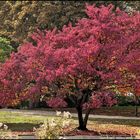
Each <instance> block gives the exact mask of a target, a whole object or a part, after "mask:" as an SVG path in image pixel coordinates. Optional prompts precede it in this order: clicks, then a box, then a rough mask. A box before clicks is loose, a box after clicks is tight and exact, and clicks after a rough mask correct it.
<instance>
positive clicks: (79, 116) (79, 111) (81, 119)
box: [76, 107, 87, 130]
mask: <svg viewBox="0 0 140 140" xmlns="http://www.w3.org/2000/svg"><path fill="white" fill-rule="evenodd" d="M76 109H77V113H78V121H79V126H78V128H77V129H78V130H87V128H86V126H85V125H84V120H83V115H82V107H77V108H76Z"/></svg>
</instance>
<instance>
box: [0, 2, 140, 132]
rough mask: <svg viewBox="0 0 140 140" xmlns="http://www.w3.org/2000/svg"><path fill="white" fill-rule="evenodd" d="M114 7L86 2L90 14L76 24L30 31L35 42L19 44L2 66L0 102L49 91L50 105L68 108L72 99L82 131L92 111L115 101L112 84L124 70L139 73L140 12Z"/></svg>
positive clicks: (45, 93) (17, 99) (21, 98)
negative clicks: (68, 102) (59, 28)
mask: <svg viewBox="0 0 140 140" xmlns="http://www.w3.org/2000/svg"><path fill="white" fill-rule="evenodd" d="M113 8H114V7H113V6H112V5H109V6H107V7H105V6H103V5H102V6H101V7H99V8H98V7H95V6H94V5H93V6H92V5H87V7H86V14H87V15H88V17H87V18H83V19H81V20H79V21H78V22H77V23H76V25H75V26H73V25H72V24H69V25H68V26H64V27H63V28H62V30H56V29H54V30H52V31H51V30H49V31H46V33H44V32H38V33H35V34H34V35H32V38H33V39H34V40H35V41H36V42H37V45H36V46H34V45H33V44H32V43H26V44H24V45H23V46H21V47H19V49H18V52H17V53H12V54H11V57H10V59H9V60H7V61H6V63H4V64H3V65H2V67H1V72H0V84H1V86H0V98H1V102H0V104H1V105H2V106H6V105H10V104H13V105H15V104H17V103H20V102H21V101H22V100H27V99H32V100H35V99H36V98H38V96H43V95H47V98H46V100H47V103H48V105H49V106H51V107H61V106H63V107H64V106H66V105H67V103H66V102H65V97H69V98H70V99H71V100H72V101H73V102H74V103H75V108H76V109H77V113H78V119H79V127H78V129H80V130H86V125H87V120H88V116H89V113H90V111H91V109H94V108H98V107H100V106H105V105H107V106H112V105H113V104H115V103H116V100H115V99H114V94H115V93H113V91H112V90H111V88H112V86H114V85H118V84H120V81H121V80H123V78H121V74H120V72H121V70H122V69H124V68H125V69H128V70H130V71H132V70H134V72H133V73H135V74H136V73H137V74H138V75H137V76H139V68H140V67H137V66H139V56H140V55H139V49H140V46H139V45H138V44H139V35H140V28H139V26H140V20H139V19H140V14H139V13H134V14H130V15H129V14H127V13H125V12H123V11H121V10H119V9H118V8H117V9H116V10H115V11H114V9H113ZM133 56H135V59H134V58H133ZM134 60H137V61H135V63H134ZM136 67H137V69H136ZM127 80H130V79H128V78H127ZM136 80H138V82H137V83H135V85H136V86H138V85H139V78H136ZM127 83H128V82H127V81H125V80H123V84H124V85H126V84H127ZM84 109H85V110H86V115H85V117H84V118H83V110H84Z"/></svg>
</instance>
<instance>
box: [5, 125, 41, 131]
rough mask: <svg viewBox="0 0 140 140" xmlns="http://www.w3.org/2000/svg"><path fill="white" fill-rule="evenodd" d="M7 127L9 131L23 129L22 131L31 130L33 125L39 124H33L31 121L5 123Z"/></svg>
mask: <svg viewBox="0 0 140 140" xmlns="http://www.w3.org/2000/svg"><path fill="white" fill-rule="evenodd" d="M6 125H7V126H8V128H9V129H10V130H11V131H21V132H22V131H23V132H28V131H33V127H36V128H38V127H39V125H40V124H33V123H6Z"/></svg>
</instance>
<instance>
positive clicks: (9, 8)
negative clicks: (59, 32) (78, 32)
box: [0, 1, 123, 48]
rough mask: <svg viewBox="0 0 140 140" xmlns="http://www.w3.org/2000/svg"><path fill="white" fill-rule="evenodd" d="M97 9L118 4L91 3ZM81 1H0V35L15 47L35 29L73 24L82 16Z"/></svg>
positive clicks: (119, 4) (82, 2) (105, 2)
mask: <svg viewBox="0 0 140 140" xmlns="http://www.w3.org/2000/svg"><path fill="white" fill-rule="evenodd" d="M88 3H91V4H92V3H95V4H96V5H97V6H99V5H101V4H105V5H108V4H109V3H113V4H114V5H115V6H116V7H121V8H123V6H122V4H123V3H122V2H121V1H92V2H90V1H89V2H88ZM84 8H85V1H80V2H78V1H0V9H1V10H0V21H1V25H0V36H4V37H6V38H9V39H11V45H12V46H14V47H15V48H16V47H18V46H19V44H21V43H22V42H24V41H25V40H27V38H28V35H30V34H31V33H33V32H34V31H36V29H37V28H39V29H41V30H44V29H53V28H54V27H57V28H58V29H61V28H62V27H63V25H67V24H68V23H69V22H72V24H74V23H75V22H76V21H77V20H78V19H81V18H83V17H86V14H85V12H84Z"/></svg>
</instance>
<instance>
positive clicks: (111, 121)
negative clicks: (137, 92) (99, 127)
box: [73, 117, 140, 127]
mask: <svg viewBox="0 0 140 140" xmlns="http://www.w3.org/2000/svg"><path fill="white" fill-rule="evenodd" d="M73 119H74V120H77V118H76V117H74V118H73ZM89 121H92V123H94V122H95V123H98V124H115V125H127V126H136V127H140V120H128V119H127V120H124V119H102V118H101V119H100V118H99V119H98V118H95V119H92V118H90V117H89Z"/></svg>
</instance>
